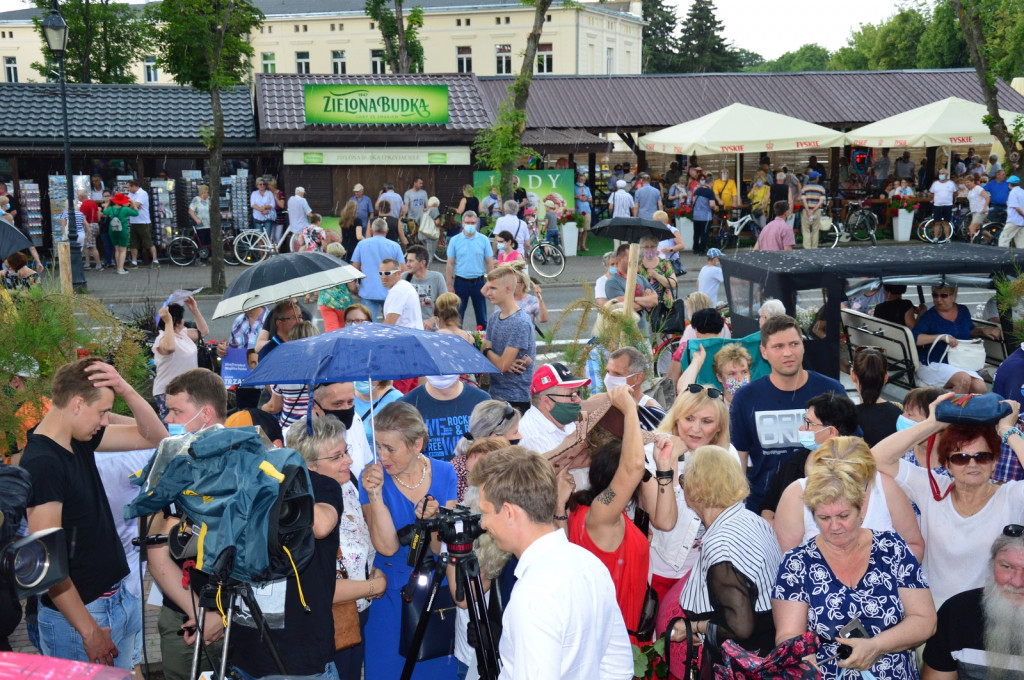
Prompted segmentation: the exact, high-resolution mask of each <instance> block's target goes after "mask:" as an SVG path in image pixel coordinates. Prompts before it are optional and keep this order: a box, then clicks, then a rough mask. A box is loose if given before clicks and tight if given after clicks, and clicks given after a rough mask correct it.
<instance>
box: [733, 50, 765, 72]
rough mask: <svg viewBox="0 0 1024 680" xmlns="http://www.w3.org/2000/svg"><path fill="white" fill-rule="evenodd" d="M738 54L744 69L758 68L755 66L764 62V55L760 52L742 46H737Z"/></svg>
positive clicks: (741, 66)
mask: <svg viewBox="0 0 1024 680" xmlns="http://www.w3.org/2000/svg"><path fill="white" fill-rule="evenodd" d="M736 56H737V57H739V60H740V68H742V69H743V70H744V71H746V70H757V69H756V68H754V67H756V66H760V65H761V64H763V63H764V57H762V56H761V55H760V54H758V53H757V52H751V51H750V50H745V49H743V48H742V47H740V48H737V50H736Z"/></svg>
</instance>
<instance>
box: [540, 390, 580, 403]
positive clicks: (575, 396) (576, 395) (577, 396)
mask: <svg viewBox="0 0 1024 680" xmlns="http://www.w3.org/2000/svg"><path fill="white" fill-rule="evenodd" d="M548 396H549V397H551V398H552V399H554V398H555V397H561V398H562V399H568V400H569V401H572V400H573V399H582V398H583V397H581V396H580V393H579V390H577V391H575V392H570V393H569V394H549V395H548Z"/></svg>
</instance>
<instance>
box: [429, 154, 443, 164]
mask: <svg viewBox="0 0 1024 680" xmlns="http://www.w3.org/2000/svg"><path fill="white" fill-rule="evenodd" d="M447 162H448V154H446V153H428V154H427V165H444V164H445V163H447Z"/></svg>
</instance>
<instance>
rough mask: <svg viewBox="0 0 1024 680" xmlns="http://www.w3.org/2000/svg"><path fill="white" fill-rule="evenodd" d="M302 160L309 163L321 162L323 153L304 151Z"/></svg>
mask: <svg viewBox="0 0 1024 680" xmlns="http://www.w3.org/2000/svg"><path fill="white" fill-rule="evenodd" d="M302 162H303V163H305V164H310V163H323V162H324V155H323V154H322V153H309V152H307V153H304V154H302Z"/></svg>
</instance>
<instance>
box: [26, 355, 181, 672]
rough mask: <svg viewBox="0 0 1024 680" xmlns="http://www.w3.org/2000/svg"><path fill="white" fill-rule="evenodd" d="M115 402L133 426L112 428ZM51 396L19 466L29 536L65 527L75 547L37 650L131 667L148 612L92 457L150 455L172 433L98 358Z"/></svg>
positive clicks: (68, 368)
mask: <svg viewBox="0 0 1024 680" xmlns="http://www.w3.org/2000/svg"><path fill="white" fill-rule="evenodd" d="M115 396H118V397H121V398H122V399H124V401H125V403H126V404H127V405H128V407H129V408H130V409H131V411H132V414H133V415H134V416H135V420H134V421H133V422H131V423H130V424H118V425H111V424H110V420H111V414H110V410H111V408H112V407H113V405H114V397H115ZM51 399H52V402H53V404H52V407H51V408H50V411H49V412H48V413H47V414H46V415H45V416H43V419H42V420H41V421H40V423H39V426H38V427H37V428H36V430H35V432H34V433H33V434H32V435H30V436H29V438H28V444H26V446H25V453H24V456H23V457H22V460H21V466H22V467H23V468H25V469H26V470H28V472H29V474H31V475H32V496H31V498H30V500H29V507H28V510H27V516H28V530H29V532H30V533H34V532H36V531H42V530H43V529H51V528H54V527H63V529H64V530H65V532H66V535H67V541H68V573H69V577H68V578H67V579H66V580H64V581H63V582H61V583H60V584H58V585H56V586H54V587H52V588H51V589H50V591H49V593H48V594H47V595H44V596H43V597H42V598H41V600H40V604H39V619H38V620H39V644H40V648H41V650H42V652H43V654H45V655H46V656H54V657H59V658H63V659H72V660H77V661H86V662H93V663H101V664H107V665H116V666H117V667H119V668H125V669H131V668H133V667H134V666H135V665H136V664H137V663H139V661H140V659H141V655H142V621H141V608H140V606H139V601H138V598H137V597H135V595H133V594H132V593H131V592H130V590H129V588H128V587H127V586H126V585H125V583H124V580H125V578H126V577H127V576H128V562H127V560H126V559H125V555H124V548H123V547H122V546H121V541H120V539H119V538H118V535H117V529H116V527H115V526H114V519H113V516H112V515H111V513H110V506H109V505H108V503H107V497H106V493H105V492H104V489H103V483H102V481H101V480H100V476H99V472H98V471H97V469H96V460H95V455H94V454H95V452H96V451H134V450H137V449H145V448H152V447H154V446H156V445H157V444H159V443H160V440H162V439H163V438H164V437H166V436H167V430H166V429H165V428H164V426H163V424H162V423H161V422H160V419H159V418H158V417H157V415H156V412H155V411H154V410H153V409H152V407H150V405H149V404H148V403H147V402H146V400H145V399H143V398H142V397H141V396H140V395H139V394H138V393H137V392H136V391H135V390H134V389H133V388H132V386H131V385H129V384H128V383H127V382H126V381H125V380H124V378H122V377H121V376H120V375H119V374H118V372H117V370H115V369H114V367H113V366H111V365H109V364H106V363H104V362H103V361H101V360H100V359H98V358H95V357H91V358H87V359H82V360H79V361H76V362H74V363H71V364H67V365H65V366H62V367H60V368H59V369H57V372H56V374H55V375H54V377H53V390H52V393H51ZM119 420H121V419H119Z"/></svg>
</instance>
